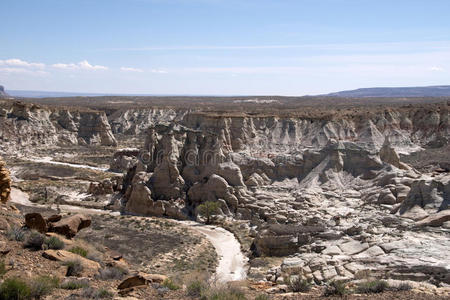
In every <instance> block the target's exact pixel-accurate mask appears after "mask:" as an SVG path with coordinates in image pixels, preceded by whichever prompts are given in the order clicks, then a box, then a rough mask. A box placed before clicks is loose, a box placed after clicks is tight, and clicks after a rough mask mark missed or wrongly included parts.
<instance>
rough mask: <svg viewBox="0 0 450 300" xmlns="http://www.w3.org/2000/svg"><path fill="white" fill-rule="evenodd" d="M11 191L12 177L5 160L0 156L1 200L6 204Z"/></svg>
mask: <svg viewBox="0 0 450 300" xmlns="http://www.w3.org/2000/svg"><path fill="white" fill-rule="evenodd" d="M10 193H11V178H10V176H9V171H8V169H7V168H6V164H5V162H4V161H3V160H2V159H1V158H0V201H1V203H3V204H5V203H6V202H7V201H8V200H9V197H10Z"/></svg>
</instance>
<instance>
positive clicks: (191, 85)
mask: <svg viewBox="0 0 450 300" xmlns="http://www.w3.org/2000/svg"><path fill="white" fill-rule="evenodd" d="M0 4H1V10H0V20H1V26H0V84H2V85H4V86H5V87H6V88H7V89H21V90H45V91H70V92H89V93H95V92H98V93H150V94H198V95H212V94H214V95H244V94H245V95H248V94H251V95H274V94H278V95H305V94H319V93H327V92H332V91H338V90H344V89H353V88H359V87H373V86H417V85H420V86H422V85H441V84H442V85H443V84H450V80H449V78H450V18H449V13H450V1H447V0H442V1H439V0H428V1H425V0H423V1H417V0H408V1H403V0H396V1H392V0H391V1H385V0H378V1H373V0H359V1H357V0H297V1H294V0H77V1H73V0H40V1H34V0H29V1H24V0H1V1H0Z"/></svg>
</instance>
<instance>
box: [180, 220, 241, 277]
mask: <svg viewBox="0 0 450 300" xmlns="http://www.w3.org/2000/svg"><path fill="white" fill-rule="evenodd" d="M179 223H181V224H184V225H186V226H188V227H189V228H191V229H193V230H195V231H197V232H199V233H202V234H203V235H205V236H206V238H207V239H208V240H209V241H210V242H211V243H212V244H213V246H214V247H215V248H216V252H217V254H218V255H219V265H218V266H217V270H216V275H215V276H216V278H215V279H216V280H217V281H219V282H228V281H235V280H242V279H245V278H246V276H247V275H246V270H247V261H248V258H247V257H246V256H245V255H244V254H243V253H242V251H241V245H240V244H239V242H238V241H237V240H236V238H235V237H234V235H233V234H232V233H231V232H229V231H227V230H225V229H223V228H220V227H216V226H210V225H203V224H199V223H196V222H193V221H180V222H179Z"/></svg>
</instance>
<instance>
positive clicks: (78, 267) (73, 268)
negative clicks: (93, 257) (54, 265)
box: [64, 260, 83, 276]
mask: <svg viewBox="0 0 450 300" xmlns="http://www.w3.org/2000/svg"><path fill="white" fill-rule="evenodd" d="M64 265H65V266H67V273H66V276H80V275H81V273H82V272H83V264H82V263H81V261H80V260H71V261H68V262H65V263H64Z"/></svg>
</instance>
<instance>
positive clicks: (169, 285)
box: [161, 279, 180, 291]
mask: <svg viewBox="0 0 450 300" xmlns="http://www.w3.org/2000/svg"><path fill="white" fill-rule="evenodd" d="M161 285H162V286H163V287H166V288H168V289H169V290H171V291H176V290H179V289H180V287H179V286H178V285H176V284H175V283H174V282H173V281H172V279H165V280H164V281H163V283H162V284H161Z"/></svg>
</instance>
